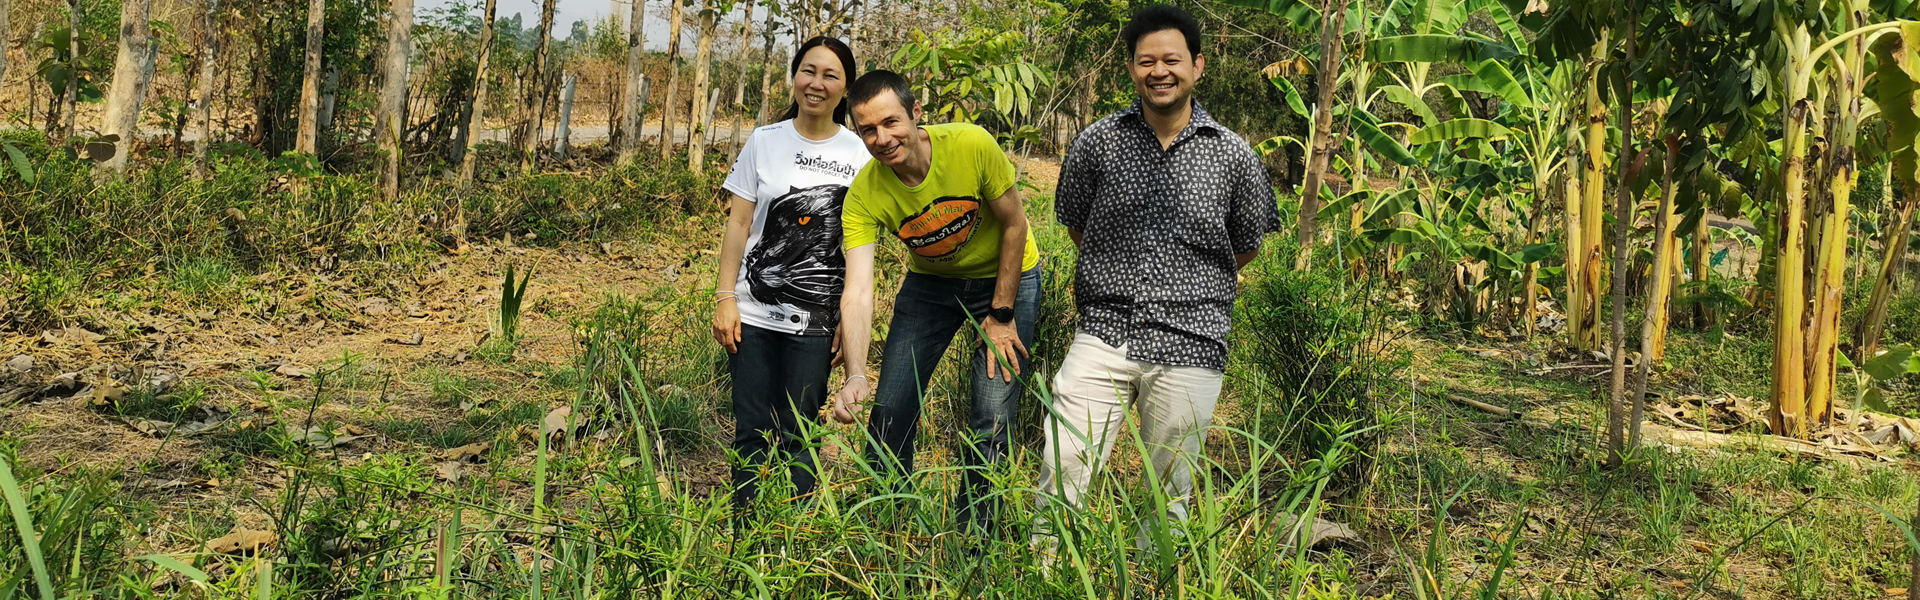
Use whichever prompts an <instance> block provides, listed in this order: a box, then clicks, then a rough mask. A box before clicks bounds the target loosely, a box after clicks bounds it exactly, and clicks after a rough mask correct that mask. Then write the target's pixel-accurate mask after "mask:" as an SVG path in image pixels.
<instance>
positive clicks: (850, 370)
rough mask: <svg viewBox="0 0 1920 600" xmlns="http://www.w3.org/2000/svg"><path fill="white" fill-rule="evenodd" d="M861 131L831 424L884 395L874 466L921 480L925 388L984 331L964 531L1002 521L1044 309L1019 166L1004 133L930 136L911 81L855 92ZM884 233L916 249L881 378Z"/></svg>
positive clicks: (873, 76) (865, 81) (876, 423)
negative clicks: (877, 288)
mask: <svg viewBox="0 0 1920 600" xmlns="http://www.w3.org/2000/svg"><path fill="white" fill-rule="evenodd" d="M847 103H848V105H849V106H850V107H851V108H852V109H853V121H854V122H853V125H854V133H856V134H859V135H860V139H861V141H863V142H865V143H866V146H867V151H868V152H870V153H872V154H873V160H872V161H871V162H868V163H867V165H866V167H865V168H863V169H861V170H860V175H859V176H857V177H855V178H854V180H853V184H852V185H850V186H848V187H847V198H846V205H845V208H844V209H842V211H843V212H842V214H841V218H840V220H841V227H842V229H843V231H844V236H843V237H844V242H843V243H844V245H845V247H846V257H847V279H846V289H845V292H844V293H843V294H842V295H841V297H840V315H841V321H840V322H841V325H842V326H841V328H840V332H841V334H840V335H841V342H842V343H843V346H842V349H843V350H844V351H845V359H846V366H847V381H846V384H845V385H844V386H843V387H842V388H841V389H840V391H839V393H837V394H835V395H834V410H833V417H834V419H836V420H838V421H840V422H842V423H852V422H853V413H854V411H855V410H856V409H857V407H858V406H859V405H860V403H861V402H862V401H864V400H866V398H867V396H868V394H874V403H873V411H872V414H871V415H869V417H868V421H867V431H868V433H870V434H871V435H872V437H873V439H874V441H875V442H876V443H875V444H872V446H871V447H869V448H868V449H867V456H868V458H869V460H871V461H873V462H875V463H878V464H880V465H883V467H884V468H886V469H888V470H889V471H892V472H894V473H896V474H899V475H903V476H904V475H908V474H911V473H912V472H913V454H914V447H913V444H914V438H915V436H916V435H917V434H918V429H919V424H920V405H921V399H922V398H923V396H924V391H925V390H926V389H927V380H928V378H929V376H931V375H932V374H933V371H934V368H935V367H937V366H939V364H940V357H941V356H942V355H944V354H945V353H946V351H947V345H948V344H950V343H952V341H953V336H954V333H955V332H956V331H958V330H959V329H960V328H961V327H963V326H971V325H970V324H971V323H974V322H978V323H979V325H980V329H981V332H982V333H983V336H982V337H983V338H984V342H985V343H984V344H982V345H981V346H980V347H978V348H977V349H975V351H974V352H973V410H972V413H971V416H969V417H968V420H967V429H968V434H969V435H967V439H966V440H965V442H966V443H965V449H964V451H963V452H962V455H963V456H962V459H961V460H962V463H963V464H964V465H965V467H966V469H965V477H966V481H965V485H964V486H962V488H961V491H960V495H959V497H958V498H955V500H954V504H955V507H956V508H957V509H958V511H959V515H958V520H959V521H960V522H963V523H974V524H980V525H985V524H987V523H989V522H990V521H991V520H992V518H993V513H994V512H995V511H994V510H992V508H991V506H990V505H981V506H976V505H975V501H976V500H979V499H982V498H986V497H988V496H989V495H990V494H989V493H988V492H989V491H990V490H988V489H987V488H988V486H989V485H990V482H989V481H988V479H987V470H988V469H989V468H991V466H992V465H995V464H998V463H1000V462H1001V461H1002V459H1003V458H1004V457H1005V456H1006V454H1007V444H1008V440H1007V438H1008V431H1009V430H1011V429H1012V427H1013V418H1014V408H1015V407H1016V406H1017V405H1018V404H1019V401H1020V396H1021V394H1022V393H1024V391H1025V387H1026V386H1025V385H1024V384H1023V382H1022V381H1021V380H1020V379H1019V376H1020V375H1021V374H1022V373H1024V372H1026V371H1027V368H1028V364H1027V346H1028V345H1029V344H1031V343H1032V342H1033V335H1034V333H1033V331H1034V321H1035V320H1037V318H1038V315H1039V307H1040V268H1039V263H1040V255H1039V252H1038V251H1037V250H1036V249H1035V248H1034V244H1033V236H1032V235H1031V234H1030V233H1028V231H1027V218H1026V213H1025V212H1024V211H1023V210H1022V208H1021V205H1020V192H1019V191H1018V189H1017V187H1016V186H1015V185H1014V178H1015V175H1014V169H1013V163H1012V162H1011V161H1008V160H1007V156H1006V154H1005V153H1003V152H1002V151H1001V150H1000V145H999V144H998V143H997V142H995V141H994V139H993V135H992V134H989V133H987V131H986V130H985V129H981V128H980V127H979V126H976V125H970V124H964V123H954V124H948V125H929V126H926V127H921V126H920V125H919V122H920V116H921V111H920V104H919V103H918V102H916V101H915V100H914V98H913V90H912V88H911V87H909V86H908V85H907V81H906V80H905V79H903V78H901V77H900V75H898V74H895V73H893V72H891V71H884V70H882V71H873V72H870V73H867V74H866V75H863V76H861V77H860V79H859V80H857V81H855V82H854V83H853V87H852V88H851V89H849V90H848V91H847ZM882 233H885V234H888V235H893V236H895V237H897V238H898V239H899V240H900V241H901V242H902V243H904V244H905V245H906V248H907V250H908V252H909V253H910V260H909V262H908V265H907V271H908V272H907V276H906V281H904V282H902V284H901V285H900V293H899V295H897V296H895V297H894V302H893V320H892V324H891V325H890V326H889V327H888V329H887V336H886V337H887V339H886V347H885V349H884V354H883V355H882V356H881V360H882V361H883V362H882V363H881V365H880V367H881V368H880V380H879V382H878V385H875V382H873V381H872V380H871V379H869V378H868V377H867V374H866V370H867V345H868V342H869V338H870V332H871V326H872V323H873V287H874V285H873V282H874V276H873V254H874V252H873V248H874V243H875V242H876V241H877V240H878V239H879V237H880V235H881V234H882Z"/></svg>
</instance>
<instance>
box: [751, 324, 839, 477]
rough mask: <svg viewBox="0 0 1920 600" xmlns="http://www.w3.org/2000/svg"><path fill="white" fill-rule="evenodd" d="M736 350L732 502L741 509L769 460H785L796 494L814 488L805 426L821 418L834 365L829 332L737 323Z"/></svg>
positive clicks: (815, 422)
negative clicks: (800, 331) (737, 459)
mask: <svg viewBox="0 0 1920 600" xmlns="http://www.w3.org/2000/svg"><path fill="white" fill-rule="evenodd" d="M739 349H740V351H739V352H736V353H734V354H732V355H730V356H729V357H728V358H727V366H728V370H729V371H731V372H732V375H733V418H734V430H733V431H734V434H733V450H734V452H736V453H738V454H739V455H740V463H736V464H734V465H733V507H734V508H735V509H737V510H745V509H747V508H749V507H751V506H752V505H753V501H754V499H755V498H757V497H759V494H760V485H759V484H760V482H759V479H758V477H756V475H757V474H758V473H759V470H760V469H759V465H761V464H763V463H766V462H767V461H769V460H775V461H779V462H780V463H783V464H786V465H787V473H788V475H789V477H790V478H791V480H792V481H793V488H794V494H795V495H796V496H804V495H806V494H810V493H812V492H813V486H814V480H815V478H814V466H813V453H812V452H809V451H808V450H807V447H806V439H807V438H806V433H805V431H804V429H803V427H812V426H814V425H817V424H819V422H820V420H819V415H820V407H821V406H822V405H824V404H825V403H826V400H827V373H828V372H829V371H831V370H832V367H831V363H832V361H833V336H827V335H820V336H806V335H793V334H789V333H780V332H778V331H772V330H767V329H761V328H759V327H754V326H752V325H745V324H742V325H741V326H740V344H739Z"/></svg>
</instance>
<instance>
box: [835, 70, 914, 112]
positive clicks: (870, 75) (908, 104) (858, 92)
mask: <svg viewBox="0 0 1920 600" xmlns="http://www.w3.org/2000/svg"><path fill="white" fill-rule="evenodd" d="M889 90H891V91H892V92H893V97H895V98H899V99H900V108H904V109H907V112H909V113H911V112H913V102H914V100H913V86H911V85H909V84H907V78H905V77H901V76H900V74H899V73H895V72H893V71H888V70H886V69H874V70H872V71H868V72H867V74H865V75H861V76H860V78H859V79H855V80H853V87H851V88H848V89H847V106H848V107H849V108H851V107H855V106H860V105H862V104H866V103H867V102H870V101H872V100H873V99H874V98H876V97H879V96H880V92H884V91H889Z"/></svg>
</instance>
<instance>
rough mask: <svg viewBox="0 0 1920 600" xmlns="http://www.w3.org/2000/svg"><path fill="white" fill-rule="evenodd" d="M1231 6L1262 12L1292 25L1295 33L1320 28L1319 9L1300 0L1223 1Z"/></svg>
mask: <svg viewBox="0 0 1920 600" xmlns="http://www.w3.org/2000/svg"><path fill="white" fill-rule="evenodd" d="M1224 2H1225V3H1226V4H1229V5H1232V6H1243V7H1246V8H1251V9H1254V10H1264V11H1267V13H1268V14H1271V15H1276V16H1279V17H1280V18H1281V19H1283V20H1285V21H1287V22H1288V23H1290V24H1292V25H1293V28H1294V30H1295V31H1300V32H1312V31H1315V30H1318V29H1319V28H1320V9H1318V8H1315V7H1314V6H1313V5H1312V4H1308V3H1306V2H1301V1H1300V0H1224Z"/></svg>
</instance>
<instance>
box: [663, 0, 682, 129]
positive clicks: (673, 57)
mask: <svg viewBox="0 0 1920 600" xmlns="http://www.w3.org/2000/svg"><path fill="white" fill-rule="evenodd" d="M681 2H682V0H667V3H668V4H672V5H673V11H672V12H669V13H667V15H668V16H667V103H666V105H664V106H663V107H662V108H663V109H664V110H665V112H662V113H660V160H662V161H665V160H667V157H668V156H672V155H673V139H674V133H673V129H674V128H673V120H674V118H675V117H677V116H678V115H679V113H680V25H681V22H682V20H684V19H686V10H685V9H684V8H682V7H681V6H680V3H681Z"/></svg>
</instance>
